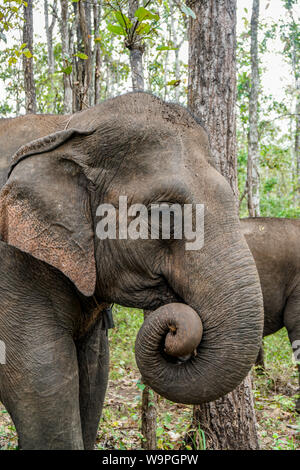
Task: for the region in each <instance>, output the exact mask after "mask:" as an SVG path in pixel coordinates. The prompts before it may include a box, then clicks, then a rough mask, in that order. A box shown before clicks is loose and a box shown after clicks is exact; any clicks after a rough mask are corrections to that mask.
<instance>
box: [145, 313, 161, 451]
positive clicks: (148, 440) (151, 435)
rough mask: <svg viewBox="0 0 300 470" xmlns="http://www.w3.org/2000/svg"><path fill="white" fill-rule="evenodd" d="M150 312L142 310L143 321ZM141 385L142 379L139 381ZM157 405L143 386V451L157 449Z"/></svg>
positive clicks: (151, 391) (148, 388)
mask: <svg viewBox="0 0 300 470" xmlns="http://www.w3.org/2000/svg"><path fill="white" fill-rule="evenodd" d="M150 313H151V311H149V310H144V319H146V318H147V316H148V315H150ZM141 383H143V378H142V379H141ZM157 403H158V395H157V394H156V393H155V392H154V391H153V390H151V388H150V387H148V385H145V388H144V390H143V392H142V416H141V421H142V426H141V432H142V436H143V439H142V448H143V449H144V450H155V449H156V448H157V439H156V427H157V426H156V419H157Z"/></svg>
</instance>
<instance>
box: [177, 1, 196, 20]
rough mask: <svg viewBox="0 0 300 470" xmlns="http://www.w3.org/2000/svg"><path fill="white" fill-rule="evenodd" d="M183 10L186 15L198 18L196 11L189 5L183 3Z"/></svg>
mask: <svg viewBox="0 0 300 470" xmlns="http://www.w3.org/2000/svg"><path fill="white" fill-rule="evenodd" d="M181 11H182V12H183V13H184V14H185V15H186V16H191V17H192V18H194V20H195V19H196V15H195V13H194V12H193V10H192V9H191V8H190V7H188V6H187V5H185V4H183V5H181Z"/></svg>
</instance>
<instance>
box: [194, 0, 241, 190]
mask: <svg viewBox="0 0 300 470" xmlns="http://www.w3.org/2000/svg"><path fill="white" fill-rule="evenodd" d="M188 4H189V5H190V7H191V8H192V9H193V10H194V12H195V14H196V16H197V18H196V20H191V19H190V27H189V84H188V106H189V108H190V109H191V110H192V111H194V112H195V114H197V115H198V117H200V118H201V119H202V121H203V123H204V125H205V127H206V130H207V132H208V134H209V136H210V147H211V153H212V155H213V157H214V160H215V162H216V166H217V168H218V169H219V171H220V172H221V173H222V174H223V175H224V176H225V178H226V179H227V180H228V182H229V183H230V185H231V187H232V189H233V192H234V195H235V196H236V198H237V196H238V190H237V178H236V166H237V161H236V119H235V103H236V73H235V71H236V58H235V51H236V1H235V0H219V1H217V0H199V1H195V0H192V1H190V2H188Z"/></svg>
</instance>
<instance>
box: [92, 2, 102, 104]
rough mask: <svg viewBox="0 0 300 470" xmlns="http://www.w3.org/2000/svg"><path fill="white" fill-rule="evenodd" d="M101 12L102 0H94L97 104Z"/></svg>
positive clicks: (96, 95) (99, 77)
mask: <svg viewBox="0 0 300 470" xmlns="http://www.w3.org/2000/svg"><path fill="white" fill-rule="evenodd" d="M101 14H102V0H100V2H99V3H98V1H97V0H94V5H93V15H94V34H95V47H94V57H93V63H94V90H95V96H94V103H95V104H98V103H99V102H100V100H101V81H100V79H101V65H102V60H101V49H100V42H99V40H98V34H99V28H100V18H101Z"/></svg>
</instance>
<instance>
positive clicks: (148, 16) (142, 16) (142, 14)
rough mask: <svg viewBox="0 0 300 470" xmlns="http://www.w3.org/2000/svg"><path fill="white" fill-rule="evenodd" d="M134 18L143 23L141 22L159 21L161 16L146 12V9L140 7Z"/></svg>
mask: <svg viewBox="0 0 300 470" xmlns="http://www.w3.org/2000/svg"><path fill="white" fill-rule="evenodd" d="M134 16H135V17H136V18H137V19H138V20H139V21H140V22H141V21H144V20H154V21H158V20H159V15H157V14H156V13H152V12H151V11H150V10H146V8H144V7H140V8H138V9H137V10H136V11H135V13H134Z"/></svg>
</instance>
